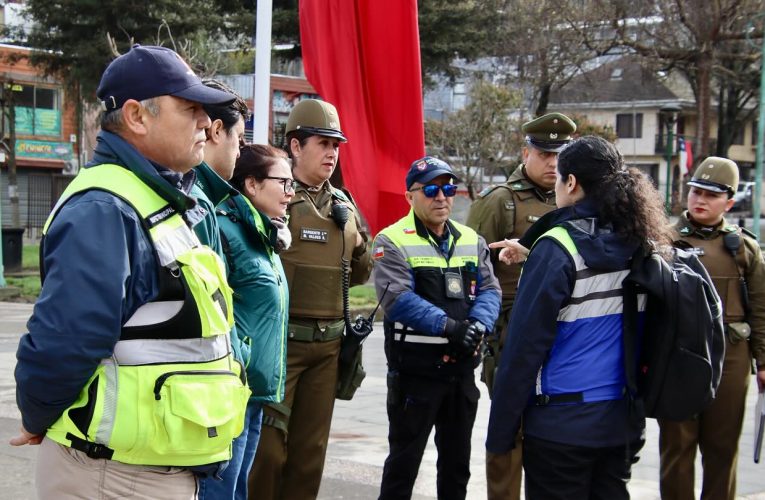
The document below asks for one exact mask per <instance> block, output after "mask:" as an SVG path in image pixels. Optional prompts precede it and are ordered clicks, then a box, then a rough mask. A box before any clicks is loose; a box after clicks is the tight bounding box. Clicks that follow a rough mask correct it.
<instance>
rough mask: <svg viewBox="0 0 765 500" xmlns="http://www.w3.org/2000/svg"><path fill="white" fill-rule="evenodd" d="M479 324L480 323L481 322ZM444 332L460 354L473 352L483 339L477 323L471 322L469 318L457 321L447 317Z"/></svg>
mask: <svg viewBox="0 0 765 500" xmlns="http://www.w3.org/2000/svg"><path fill="white" fill-rule="evenodd" d="M477 324H479V325H480V323H477ZM481 326H483V325H481ZM485 330H486V329H485V328H484V331H485ZM444 333H445V334H446V338H448V339H449V343H450V344H451V345H452V347H454V348H455V350H456V351H457V353H459V354H470V353H472V352H473V351H475V348H476V346H477V345H478V342H479V341H480V340H481V337H480V334H479V333H478V330H477V329H476V323H473V324H471V323H470V322H469V321H467V320H464V321H455V320H453V319H452V318H446V326H445V327H444Z"/></svg>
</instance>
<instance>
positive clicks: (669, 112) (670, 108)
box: [659, 104, 680, 215]
mask: <svg viewBox="0 0 765 500" xmlns="http://www.w3.org/2000/svg"><path fill="white" fill-rule="evenodd" d="M659 111H661V112H662V113H663V114H664V115H665V116H666V123H667V151H666V155H667V179H666V182H667V184H666V190H665V194H664V196H665V198H664V200H665V203H666V205H667V214H668V215H670V214H672V195H671V194H670V188H671V184H672V182H671V179H672V155H673V154H674V151H673V144H672V143H673V141H674V135H673V134H674V132H675V130H674V129H675V123H676V122H677V113H678V112H679V111H680V106H678V105H676V104H667V105H666V106H662V107H661V109H660V110H659Z"/></svg>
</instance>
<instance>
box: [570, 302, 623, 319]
mask: <svg viewBox="0 0 765 500" xmlns="http://www.w3.org/2000/svg"><path fill="white" fill-rule="evenodd" d="M623 308H624V299H623V298H622V297H607V298H599V299H596V300H588V301H585V302H582V303H581V304H569V305H567V306H566V307H564V308H563V309H561V310H560V312H559V313H558V321H566V322H572V321H575V320H577V319H583V318H597V317H600V316H606V315H609V314H621V313H622V310H623Z"/></svg>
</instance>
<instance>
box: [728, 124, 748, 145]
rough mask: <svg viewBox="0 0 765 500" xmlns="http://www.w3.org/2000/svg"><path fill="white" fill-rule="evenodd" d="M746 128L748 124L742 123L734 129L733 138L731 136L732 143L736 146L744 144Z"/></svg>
mask: <svg viewBox="0 0 765 500" xmlns="http://www.w3.org/2000/svg"><path fill="white" fill-rule="evenodd" d="M745 129H746V124H744V123H740V124H739V125H738V127H736V130H735V131H734V133H733V138H731V141H730V143H731V144H734V145H736V146H743V145H744V130H745Z"/></svg>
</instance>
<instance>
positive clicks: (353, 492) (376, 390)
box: [0, 302, 765, 500]
mask: <svg viewBox="0 0 765 500" xmlns="http://www.w3.org/2000/svg"><path fill="white" fill-rule="evenodd" d="M31 311H32V306H31V305H29V304H12V303H2V302H0V440H1V441H2V443H3V444H2V445H0V467H2V470H3V472H4V474H3V475H2V476H0V491H2V492H3V493H2V495H0V496H2V497H3V498H9V499H10V498H13V499H19V500H23V499H28V498H29V499H31V498H34V497H33V480H34V478H33V466H34V457H35V449H34V448H33V447H23V448H13V447H11V446H9V445H7V444H5V443H7V442H8V439H9V438H10V437H11V436H12V435H14V434H15V432H16V430H17V429H18V427H19V414H18V410H17V409H16V403H15V388H14V387H15V386H14V380H13V368H14V366H15V364H16V359H15V352H16V344H17V343H18V338H19V335H20V333H21V332H24V331H25V324H26V320H27V319H28V317H29V315H30V314H31ZM364 353H365V359H364V360H365V368H366V370H367V378H366V380H365V381H364V384H363V385H362V387H361V388H360V389H359V391H358V392H357V393H356V396H355V397H354V399H353V401H338V402H337V405H336V406H335V415H334V419H333V421H332V431H331V435H330V443H329V449H328V453H327V463H326V467H325V469H324V479H323V482H322V489H321V492H320V494H319V498H320V499H322V500H331V499H343V500H369V499H375V498H377V495H378V493H379V484H380V478H381V476H382V465H383V463H384V461H385V457H386V456H387V453H388V442H387V432H388V422H387V415H386V411H385V399H386V387H385V371H386V368H385V356H384V354H383V341H382V325H381V324H377V325H375V331H374V333H373V334H372V336H371V337H370V338H369V339H368V340H367V343H366V345H365V347H364ZM479 387H480V388H481V400H480V402H479V408H478V417H477V419H476V423H475V428H474V432H473V453H472V460H471V470H472V472H473V477H472V479H471V481H470V485H469V486H468V498H469V499H476V500H478V499H484V498H486V479H485V476H484V439H485V436H486V426H487V421H488V414H489V398H488V396H487V394H486V390H485V387H484V386H483V384H480V383H479ZM755 387H756V384H755V383H754V380H752V384H751V385H750V391H749V396H748V407H747V412H746V422H745V424H744V432H743V435H742V437H741V453H740V455H739V464H738V494H739V497H738V498H740V499H749V500H755V499H758V500H765V464H759V465H758V464H754V463H753V461H752V430H753V421H752V420H753V409H754V401H755V397H756V390H755ZM763 460H765V458H763ZM435 464H436V451H435V446H434V445H433V443H432V439H431V442H430V444H429V446H428V448H427V450H426V452H425V456H424V458H423V461H422V465H421V467H420V473H419V476H418V479H417V483H416V484H415V490H414V493H415V494H414V496H413V497H412V498H413V499H414V500H426V499H435V498H436V465H435ZM658 470H659V456H658V427H657V426H656V423H655V421H653V420H649V421H648V429H647V441H646V445H645V447H644V449H643V451H642V453H641V459H640V462H638V464H637V465H636V466H635V467H634V468H633V480H632V481H631V482H630V485H629V488H630V492H631V493H632V498H633V499H636V500H658V499H659V494H658V491H659V488H658V479H659V472H658ZM697 470H700V465H697ZM697 486H698V480H697Z"/></svg>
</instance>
